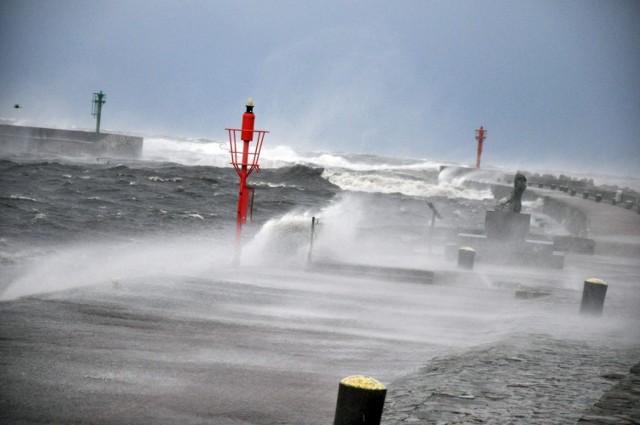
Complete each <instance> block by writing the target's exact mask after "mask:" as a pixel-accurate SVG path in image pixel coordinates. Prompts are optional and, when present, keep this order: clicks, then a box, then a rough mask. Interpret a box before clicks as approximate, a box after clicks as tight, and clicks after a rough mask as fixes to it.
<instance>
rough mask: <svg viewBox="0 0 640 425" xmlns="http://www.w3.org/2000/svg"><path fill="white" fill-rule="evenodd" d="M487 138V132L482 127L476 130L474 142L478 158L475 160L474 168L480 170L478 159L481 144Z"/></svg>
mask: <svg viewBox="0 0 640 425" xmlns="http://www.w3.org/2000/svg"><path fill="white" fill-rule="evenodd" d="M486 136H487V130H485V129H484V128H483V127H482V126H480V128H479V129H477V130H476V140H477V141H478V158H477V159H476V168H480V157H481V156H482V144H483V143H484V138H485V137H486Z"/></svg>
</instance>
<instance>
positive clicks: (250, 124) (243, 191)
mask: <svg viewBox="0 0 640 425" xmlns="http://www.w3.org/2000/svg"><path fill="white" fill-rule="evenodd" d="M246 106H247V109H246V111H245V113H244V114H243V115H242V128H227V129H225V130H227V131H228V132H229V152H230V153H231V164H232V165H233V167H234V168H235V169H236V172H237V173H238V176H240V192H239V195H238V214H237V216H236V257H235V262H236V263H238V262H239V260H240V248H241V238H242V225H243V224H244V223H246V222H247V215H249V217H251V211H252V210H253V187H251V186H249V185H247V177H249V175H250V174H251V173H252V172H253V170H256V171H258V172H260V166H259V165H258V160H259V159H260V151H261V150H262V142H263V141H264V137H265V135H266V134H267V133H268V131H265V130H254V129H253V128H254V123H255V119H256V118H255V115H254V114H253V99H251V98H249V99H248V100H247V105H246ZM238 138H240V140H242V143H239V142H238ZM254 138H255V143H254V145H253V147H251V142H252V141H254ZM249 201H251V209H249Z"/></svg>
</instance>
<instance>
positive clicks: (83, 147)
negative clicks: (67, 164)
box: [0, 124, 143, 159]
mask: <svg viewBox="0 0 640 425" xmlns="http://www.w3.org/2000/svg"><path fill="white" fill-rule="evenodd" d="M142 144H143V138H142V137H137V136H126V135H123V134H113V133H100V134H96V133H95V132H91V131H80V130H62V129H55V128H43V127H27V126H18V125H8V124H0V150H3V151H9V152H13V153H29V154H36V155H37V154H55V155H68V156H74V157H79V156H95V157H108V158H123V159H124V158H129V159H136V158H139V157H140V156H141V155H142Z"/></svg>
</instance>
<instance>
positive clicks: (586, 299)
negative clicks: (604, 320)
mask: <svg viewBox="0 0 640 425" xmlns="http://www.w3.org/2000/svg"><path fill="white" fill-rule="evenodd" d="M608 286H609V285H607V282H605V281H604V280H601V279H598V278H595V277H591V278H589V279H587V280H585V281H584V289H583V290H582V303H581V304H580V313H585V314H592V315H596V316H599V315H601V314H602V309H603V308H604V297H605V296H606V295H607V288H608Z"/></svg>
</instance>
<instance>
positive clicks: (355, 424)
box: [333, 375, 387, 425]
mask: <svg viewBox="0 0 640 425" xmlns="http://www.w3.org/2000/svg"><path fill="white" fill-rule="evenodd" d="M386 396H387V388H386V387H385V386H384V385H382V384H381V383H380V381H378V380H377V379H374V378H370V377H368V376H363V375H352V376H348V377H346V378H344V379H343V380H342V381H340V386H339V387H338V401H337V403H336V416H335V419H334V420H333V425H380V420H381V418H382V409H383V408H384V399H385V397H386Z"/></svg>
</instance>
